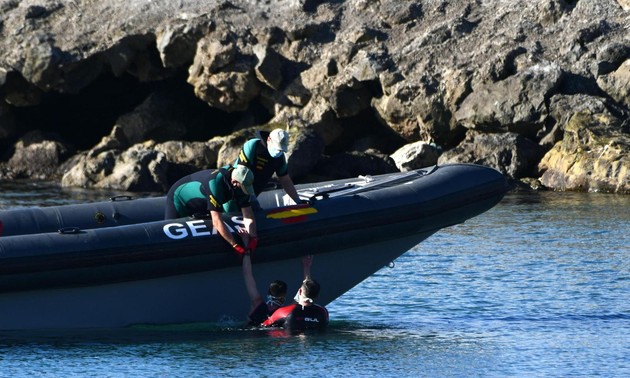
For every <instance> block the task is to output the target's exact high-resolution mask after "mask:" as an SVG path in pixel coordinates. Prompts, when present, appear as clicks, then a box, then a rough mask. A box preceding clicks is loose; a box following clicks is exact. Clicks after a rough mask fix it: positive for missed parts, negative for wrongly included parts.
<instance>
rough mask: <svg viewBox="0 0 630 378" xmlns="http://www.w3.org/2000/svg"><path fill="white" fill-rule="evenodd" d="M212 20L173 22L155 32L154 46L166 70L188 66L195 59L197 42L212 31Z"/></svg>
mask: <svg viewBox="0 0 630 378" xmlns="http://www.w3.org/2000/svg"><path fill="white" fill-rule="evenodd" d="M213 26H214V24H213V23H212V20H210V19H208V18H206V17H204V16H200V17H198V18H194V19H193V20H188V19H184V20H175V21H174V22H173V23H170V24H166V25H163V26H161V27H159V28H158V30H157V32H156V44H157V49H158V52H159V53H160V59H161V60H162V64H163V65H164V67H166V68H177V67H181V66H185V65H189V64H190V63H191V62H192V61H193V59H194V58H195V51H196V50H197V41H198V40H199V39H201V38H202V37H203V36H204V35H205V34H207V33H209V32H210V31H212V29H213Z"/></svg>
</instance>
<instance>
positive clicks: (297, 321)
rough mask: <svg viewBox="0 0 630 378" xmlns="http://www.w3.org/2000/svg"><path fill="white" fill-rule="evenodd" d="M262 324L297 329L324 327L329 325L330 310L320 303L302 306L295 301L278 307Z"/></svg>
mask: <svg viewBox="0 0 630 378" xmlns="http://www.w3.org/2000/svg"><path fill="white" fill-rule="evenodd" d="M262 325H263V326H266V327H284V328H287V329H296V330H302V329H323V328H325V327H326V326H327V325H328V310H326V307H324V306H320V305H318V304H312V305H310V306H302V305H299V304H297V303H294V304H291V305H288V306H284V307H280V308H279V309H277V310H276V311H275V312H274V313H273V314H272V315H271V317H269V319H267V320H265V321H264V322H263V324H262Z"/></svg>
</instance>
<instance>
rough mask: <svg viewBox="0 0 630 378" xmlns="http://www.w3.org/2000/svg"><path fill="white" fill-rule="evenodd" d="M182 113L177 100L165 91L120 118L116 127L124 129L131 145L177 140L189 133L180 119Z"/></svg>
mask: <svg viewBox="0 0 630 378" xmlns="http://www.w3.org/2000/svg"><path fill="white" fill-rule="evenodd" d="M181 112H182V106H181V104H179V103H178V101H177V99H174V98H173V97H172V96H170V95H169V94H168V93H165V91H157V92H154V93H152V94H151V95H150V96H149V97H148V98H147V99H146V100H145V101H144V102H143V103H142V104H141V105H140V106H138V107H137V108H136V109H134V110H133V111H132V112H130V113H127V114H124V115H122V116H121V117H120V118H118V120H117V121H116V126H118V127H120V128H121V129H122V131H123V132H124V134H125V137H126V139H127V141H128V142H129V144H136V143H142V142H144V141H146V140H154V141H156V142H164V141H168V140H177V139H179V138H181V136H182V135H185V134H186V132H187V128H186V125H185V124H184V122H183V119H182V117H178V116H179V114H180V113H181Z"/></svg>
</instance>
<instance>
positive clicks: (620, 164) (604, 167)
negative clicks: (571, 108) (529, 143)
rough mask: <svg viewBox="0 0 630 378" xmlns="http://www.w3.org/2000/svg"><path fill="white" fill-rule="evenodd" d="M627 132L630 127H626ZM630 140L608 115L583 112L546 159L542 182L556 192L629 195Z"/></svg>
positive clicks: (542, 165) (578, 114) (567, 126)
mask: <svg viewBox="0 0 630 378" xmlns="http://www.w3.org/2000/svg"><path fill="white" fill-rule="evenodd" d="M626 128H627V125H626ZM629 150H630V137H629V136H628V133H627V132H624V131H623V125H622V124H621V121H620V120H619V119H617V118H616V117H614V116H612V115H611V114H609V113H591V112H588V111H582V112H580V113H577V114H575V115H573V117H572V118H571V120H570V121H569V123H568V124H567V125H566V126H565V131H564V139H563V140H562V141H561V142H558V143H557V144H556V145H555V146H554V148H552V149H551V150H550V151H549V152H547V154H546V155H545V156H544V157H543V159H542V160H541V162H540V165H539V166H540V170H541V171H544V173H543V175H542V177H541V182H542V183H543V185H545V186H547V187H549V188H553V189H556V190H563V191H564V190H573V191H591V192H599V191H601V192H614V193H626V194H628V193H630V157H629V156H628V153H627V152H628V151H629Z"/></svg>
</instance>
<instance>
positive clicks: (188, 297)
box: [0, 165, 506, 330]
mask: <svg viewBox="0 0 630 378" xmlns="http://www.w3.org/2000/svg"><path fill="white" fill-rule="evenodd" d="M298 190H299V191H300V195H301V196H303V197H308V198H310V199H311V200H313V204H312V205H297V206H288V207H285V206H284V204H285V203H286V201H287V197H286V195H284V193H283V192H282V191H270V192H268V193H265V194H264V195H261V196H260V200H261V205H262V206H263V208H264V210H261V211H258V212H256V218H257V223H258V227H259V234H260V244H259V248H258V249H257V251H256V254H255V256H254V274H255V276H256V280H257V282H258V285H259V290H260V291H261V292H263V293H264V292H265V291H266V286H267V284H268V282H270V281H272V280H275V279H282V280H284V281H286V282H287V283H288V284H289V290H290V291H294V290H297V285H299V283H300V282H301V280H302V269H301V257H302V256H304V255H306V254H312V255H314V256H315V260H314V266H313V276H314V278H316V279H317V280H318V281H319V282H320V283H321V285H322V291H321V295H320V298H319V302H321V303H322V304H328V303H330V302H332V301H333V300H335V299H336V298H338V297H339V296H341V295H343V293H345V292H347V291H348V290H350V289H352V288H353V287H354V286H356V285H357V284H358V283H360V282H361V281H363V280H365V279H366V278H367V277H369V276H370V275H372V274H374V273H375V272H376V271H378V270H379V269H381V268H382V267H383V266H386V265H387V264H388V263H389V262H391V261H393V260H395V259H396V258H397V257H399V256H400V255H402V254H403V253H405V252H406V251H408V250H409V249H410V248H412V247H413V246H415V245H416V244H418V243H420V242H421V241H422V240H425V239H426V238H427V237H429V236H430V235H432V234H434V233H435V232H437V231H439V230H440V229H442V228H444V227H448V226H451V225H454V224H458V223H461V222H463V221H465V220H466V219H469V218H471V217H474V216H476V215H478V214H481V213H483V212H485V211H487V210H488V209H490V208H492V207H493V206H494V205H495V204H496V203H498V202H499V201H500V200H501V198H502V197H503V195H504V194H505V191H506V185H505V179H504V178H503V176H501V175H500V174H499V173H498V172H496V171H494V170H491V169H489V168H485V167H479V166H473V165H453V166H446V167H439V168H433V169H430V170H424V171H421V172H420V171H419V172H410V173H404V174H399V175H389V176H383V177H378V176H377V177H375V178H373V180H372V181H369V180H363V181H357V180H356V179H350V180H340V181H335V182H327V183H321V184H318V185H312V186H308V185H305V186H298ZM159 201H162V202H159ZM159 203H163V199H162V200H158V202H155V200H151V201H144V202H138V203H137V204H136V205H134V204H133V202H129V205H130V206H136V207H142V206H152V207H154V206H158V204H159ZM90 206H94V205H93V204H92V205H90ZM38 211H40V210H38ZM63 211H65V210H64V209H55V211H54V212H56V213H60V212H61V213H63ZM80 211H83V210H82V209H81V208H75V209H73V213H74V214H75V216H76V215H77V214H78V213H80ZM91 211H92V210H91V209H89V210H87V211H86V215H84V216H77V219H79V220H81V219H86V218H88V215H87V214H90V212H91ZM120 211H121V212H125V211H127V210H125V209H120ZM134 211H136V212H137V211H138V209H137V208H136V209H134ZM152 211H154V212H156V213H157V211H155V209H154V210H152ZM139 213H142V212H139ZM147 213H150V212H147ZM142 214H144V213H142ZM13 215H14V214H0V220H1V221H3V222H4V223H5V224H6V223H7V222H9V223H11V222H13V221H14V219H13V218H11V216H13ZM19 216H20V217H21V216H23V214H21V215H19ZM28 217H32V215H28ZM152 217H155V215H151V216H147V217H146V218H141V217H139V219H137V220H136V221H135V223H134V221H128V224H124V225H116V226H111V227H100V226H99V227H96V228H87V227H90V226H89V225H88V223H86V224H79V223H80V221H79V220H78V221H76V222H77V224H79V226H76V229H73V231H72V232H70V233H65V232H62V233H59V232H49V231H50V230H48V229H46V230H42V228H41V227H39V228H37V229H36V230H30V229H28V228H26V229H25V230H24V233H23V234H19V231H20V230H17V229H16V230H15V231H14V233H13V234H12V235H5V236H3V237H0V309H2V311H0V329H11V330H16V329H60V328H111V327H124V326H130V325H133V324H169V323H187V322H220V321H223V320H226V319H231V320H238V321H242V320H244V318H245V315H246V314H247V311H248V308H249V300H248V298H247V292H246V290H245V287H244V284H243V279H242V273H241V266H240V260H239V259H238V257H237V256H236V255H235V254H234V253H233V252H232V251H231V249H230V247H229V246H228V245H227V243H225V241H223V239H222V238H221V237H220V236H219V235H216V230H212V224H211V221H210V220H209V219H207V218H206V219H191V218H182V219H176V220H155V219H153V218H152ZM224 221H225V222H226V224H227V225H228V226H229V227H231V228H232V229H236V228H238V227H239V224H240V222H241V221H242V220H241V219H240V218H239V216H238V215H237V214H230V215H226V216H225V217H224ZM138 222H139V223H138ZM23 223H24V222H23ZM40 223H41V224H43V223H45V222H40ZM51 225H52V227H55V225H54V223H51ZM47 227H48V226H47ZM64 227H67V225H65V224H64ZM42 231H43V232H42Z"/></svg>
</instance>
